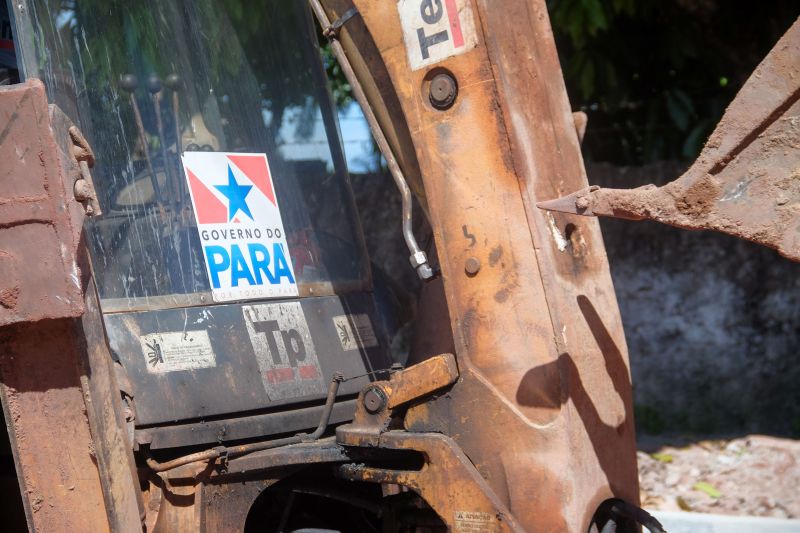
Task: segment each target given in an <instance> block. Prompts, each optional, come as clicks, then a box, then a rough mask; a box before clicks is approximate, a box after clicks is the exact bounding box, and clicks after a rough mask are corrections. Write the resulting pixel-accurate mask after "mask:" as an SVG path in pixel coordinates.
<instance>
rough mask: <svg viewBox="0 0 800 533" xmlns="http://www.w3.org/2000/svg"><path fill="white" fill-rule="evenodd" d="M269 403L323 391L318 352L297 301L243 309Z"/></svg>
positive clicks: (248, 306) (323, 385) (324, 389)
mask: <svg viewBox="0 0 800 533" xmlns="http://www.w3.org/2000/svg"><path fill="white" fill-rule="evenodd" d="M242 312H243V313H244V321H245V324H246V325H247V333H248V334H249V335H250V342H251V343H252V344H253V351H255V354H256V360H257V361H258V368H259V370H260V371H261V378H262V380H263V382H264V388H265V389H266V391H267V395H268V396H269V398H270V400H285V399H288V398H299V397H301V396H310V395H315V394H323V393H325V392H326V390H327V387H326V386H325V380H324V378H323V376H322V369H321V368H320V366H319V359H317V351H316V350H315V349H314V342H313V341H312V340H311V332H310V331H309V329H308V324H307V323H306V318H305V315H303V309H302V307H300V304H299V303H298V302H291V303H281V304H261V305H247V306H244V307H243V308H242Z"/></svg>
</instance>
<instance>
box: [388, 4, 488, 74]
mask: <svg viewBox="0 0 800 533" xmlns="http://www.w3.org/2000/svg"><path fill="white" fill-rule="evenodd" d="M397 11H398V12H399V13H400V24H401V26H402V27H403V40H404V41H405V43H406V51H407V52H408V62H409V63H410V65H411V70H419V69H421V68H422V67H426V66H428V65H433V64H434V63H438V62H439V61H442V60H443V59H447V58H448V57H452V56H455V55H458V54H463V53H464V52H467V51H469V50H472V49H473V48H475V47H476V46H478V34H477V33H476V31H475V20H474V17H473V15H472V8H471V7H470V0H399V1H398V2H397Z"/></svg>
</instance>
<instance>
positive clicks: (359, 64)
mask: <svg viewBox="0 0 800 533" xmlns="http://www.w3.org/2000/svg"><path fill="white" fill-rule="evenodd" d="M5 6H7V13H6V12H2V11H0V13H3V14H4V15H5V16H4V17H0V24H3V33H2V36H0V39H3V40H0V46H2V48H0V52H2V53H3V55H0V62H3V63H0V69H2V70H0V83H2V80H7V81H8V82H9V84H6V85H3V86H2V87H0V162H1V164H2V166H0V283H2V284H1V285H0V345H2V347H3V350H2V352H1V353H0V398H2V402H3V412H4V416H5V420H6V423H7V426H8V428H9V444H10V450H11V452H12V454H13V459H14V465H15V469H16V473H17V480H18V484H19V493H20V494H21V495H22V503H23V507H24V514H25V519H26V521H27V524H28V527H29V528H30V529H31V530H35V531H60V530H64V531H124V532H127V531H139V530H142V529H143V530H145V531H165V532H177V531H204V532H212V531H256V530H260V531H263V530H266V531H281V532H283V531H300V530H303V528H318V529H315V530H316V531H319V530H320V529H319V528H322V529H323V530H334V531H377V530H381V531H448V530H449V531H456V532H465V533H467V532H469V533H473V532H499V531H523V530H525V531H570V532H586V531H600V530H601V529H602V530H603V531H605V530H607V529H606V527H608V528H616V531H618V532H620V533H621V532H622V531H635V530H637V528H638V526H637V525H636V524H637V523H644V524H645V525H646V526H647V527H648V528H649V529H650V530H651V531H659V527H658V525H657V523H655V522H654V521H652V519H650V518H649V517H648V515H646V513H643V512H642V511H641V510H640V509H638V507H636V505H637V503H638V487H637V473H636V456H635V441H634V432H633V427H634V426H633V416H632V406H631V387H630V372H629V365H628V359H627V352H626V348H625V340H624V335H623V332H622V327H621V321H620V317H619V311H618V309H617V305H616V300H615V297H614V290H613V286H612V284H611V278H610V276H609V271H608V264H607V260H606V256H605V251H604V248H603V243H602V239H601V236H600V232H599V226H598V224H597V222H596V221H594V220H591V219H584V218H581V217H578V216H574V215H570V214H560V213H555V214H550V213H545V212H544V211H542V210H539V209H537V208H536V203H537V202H538V201H540V200H546V199H550V198H554V197H557V196H559V195H560V194H561V193H563V192H567V191H571V190H575V189H579V188H581V187H585V186H586V179H585V173H584V170H583V163H582V160H581V155H580V145H579V140H578V135H577V133H576V129H575V122H574V120H573V116H572V114H571V112H570V109H569V102H568V100H567V97H566V91H565V88H564V84H563V79H562V76H561V70H560V66H559V62H558V57H557V54H556V50H555V45H554V42H553V38H552V32H551V30H550V27H549V22H548V18H547V10H546V6H545V2H544V1H543V0H491V2H489V1H488V0H424V1H420V0H399V1H396V0H381V1H374V0H369V1H367V0H354V1H351V0H324V1H320V0H308V1H299V0H280V1H278V0H274V1H273V0H270V1H262V2H244V1H240V0H225V1H212V0H159V1H156V0H141V1H137V2H129V1H121V0H114V1H105V0H104V1H97V0H75V1H63V0H17V1H15V2H9V3H7V4H2V7H5ZM317 25H318V26H317ZM6 27H8V28H9V29H10V32H7V31H6ZM318 28H319V29H321V31H322V35H323V36H324V37H325V38H327V39H328V41H329V43H330V44H329V50H330V52H331V53H332V55H333V56H335V58H336V60H337V61H338V63H339V65H340V68H341V71H342V72H343V73H344V75H345V77H346V78H347V82H348V84H349V85H350V87H351V88H352V92H353V95H354V97H355V98H356V99H357V100H358V102H359V104H360V105H361V107H362V109H363V111H364V114H365V117H366V119H367V122H368V123H369V125H370V128H371V130H372V132H373V135H374V138H375V142H376V144H377V146H378V147H379V148H380V149H381V151H382V153H383V155H384V157H385V160H386V165H387V168H388V171H389V173H390V174H391V176H392V178H393V179H394V182H395V184H396V185H397V187H398V189H399V194H400V197H401V200H402V217H398V220H397V233H398V235H400V234H401V233H402V235H403V238H404V240H405V243H406V245H407V248H408V254H409V261H410V265H409V268H413V270H414V271H415V272H416V274H417V275H418V277H419V278H420V279H421V284H422V288H421V290H420V292H419V295H418V297H417V299H416V301H417V303H416V306H415V309H412V310H411V311H412V312H409V310H408V309H405V310H403V314H404V315H405V316H411V315H415V316H416V318H415V321H414V324H413V325H412V326H411V327H410V329H409V331H411V341H410V344H411V346H412V349H411V354H410V356H409V358H408V359H407V360H406V359H405V356H401V355H398V354H393V352H392V350H390V341H391V338H392V336H393V335H394V333H395V331H396V329H397V327H398V326H399V324H398V322H399V320H397V319H396V318H395V312H394V309H395V308H396V307H397V306H396V305H394V304H390V303H389V302H390V301H402V298H399V299H393V298H392V296H391V291H389V290H388V289H387V288H386V287H384V286H383V285H382V284H381V283H378V282H377V280H378V279H379V276H377V275H376V276H375V279H374V280H373V276H372V272H371V268H370V259H369V258H368V257H367V253H366V249H365V245H364V238H363V235H362V230H361V226H360V222H359V218H358V216H357V212H356V209H355V205H354V201H353V194H352V190H351V186H350V179H349V176H348V171H347V166H346V161H345V157H344V154H343V150H342V142H341V139H340V136H339V128H338V124H337V118H336V113H335V111H334V106H333V104H332V99H331V95H330V93H329V90H328V81H327V79H326V75H325V69H324V68H323V60H322V56H321V53H320V46H319V39H318V35H319V31H318ZM8 37H11V38H13V44H11V45H10V49H11V50H13V54H6V51H7V50H8V49H9V46H6V45H5V44H3V43H6V41H8V42H9V43H12V39H11V38H8ZM332 60H333V59H332V58H331V57H330V54H326V58H325V61H332ZM12 61H13V63H12ZM412 195H414V196H416V198H417V200H418V201H419V204H420V206H421V208H422V211H423V212H424V213H425V217H426V219H427V222H428V223H429V225H430V228H431V230H432V231H431V234H432V239H430V241H431V243H432V244H431V245H430V246H428V247H422V246H420V242H422V240H420V241H419V242H418V241H417V240H416V237H415V235H414V232H413V231H412V228H413V225H412V220H411V215H412V209H411V206H412ZM380 209H382V207H381V206H376V210H380ZM406 289H407V287H406ZM396 292H399V291H396ZM306 530H308V529H306Z"/></svg>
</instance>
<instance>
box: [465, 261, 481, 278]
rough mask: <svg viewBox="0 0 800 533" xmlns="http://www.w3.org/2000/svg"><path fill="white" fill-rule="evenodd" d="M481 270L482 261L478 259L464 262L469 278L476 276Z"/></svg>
mask: <svg viewBox="0 0 800 533" xmlns="http://www.w3.org/2000/svg"><path fill="white" fill-rule="evenodd" d="M480 269H481V260H480V259H478V258H477V257H470V258H469V259H467V260H466V261H465V262H464V271H465V272H466V273H467V276H474V275H475V274H477V273H478V271H479V270H480Z"/></svg>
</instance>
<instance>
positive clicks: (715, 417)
mask: <svg viewBox="0 0 800 533" xmlns="http://www.w3.org/2000/svg"><path fill="white" fill-rule="evenodd" d="M682 170H683V168H682V167H681V166H680V165H679V164H676V163H660V164H654V165H650V166H646V167H635V168H618V167H613V166H611V165H590V166H589V168H588V172H589V177H590V180H589V181H590V182H591V183H593V184H597V185H601V186H607V187H625V188H628V187H637V186H639V185H644V184H646V183H655V184H657V185H660V184H663V183H667V182H668V181H671V180H672V179H673V178H675V177H677V176H678V175H679V174H680V173H681V171H682ZM601 225H602V228H603V237H604V239H605V243H606V248H607V250H608V255H609V261H610V263H611V274H612V276H613V279H614V286H615V288H616V291H617V298H618V300H619V305H620V309H621V311H622V319H623V324H624V326H625V334H626V337H627V340H628V349H629V351H630V354H631V360H632V366H633V380H634V399H635V403H636V406H637V413H636V414H637V415H638V416H637V426H638V428H639V429H640V431H641V430H643V429H644V430H650V431H660V430H661V431H684V430H686V431H691V432H700V433H712V432H741V431H749V432H754V431H758V432H768V433H781V434H795V435H798V434H800V353H798V352H800V264H795V263H791V262H789V261H787V260H786V259H783V258H782V257H780V256H779V255H778V254H777V253H775V252H773V251H772V250H769V249H766V248H763V247H761V246H757V245H755V244H752V243H749V242H744V241H740V240H738V239H735V238H733V237H728V236H725V235H720V234H715V233H711V232H688V231H685V230H678V229H675V228H671V227H668V226H663V225H660V224H656V223H653V222H626V221H619V220H603V221H601Z"/></svg>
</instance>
